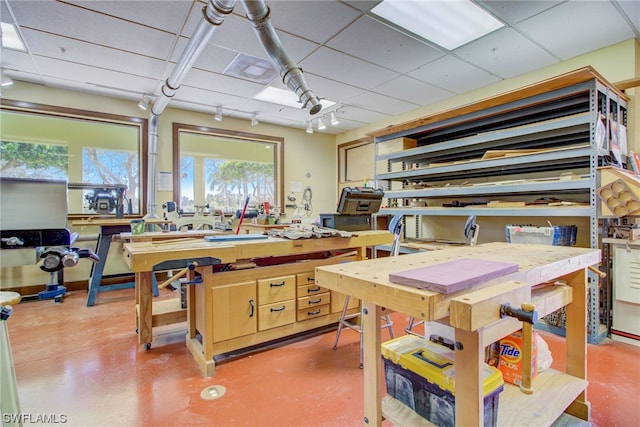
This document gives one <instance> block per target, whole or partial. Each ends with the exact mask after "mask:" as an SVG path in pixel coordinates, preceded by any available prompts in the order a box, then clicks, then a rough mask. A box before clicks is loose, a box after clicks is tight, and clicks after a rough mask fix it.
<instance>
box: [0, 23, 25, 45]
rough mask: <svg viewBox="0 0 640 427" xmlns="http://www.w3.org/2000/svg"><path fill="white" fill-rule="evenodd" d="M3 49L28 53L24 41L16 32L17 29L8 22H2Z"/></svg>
mask: <svg viewBox="0 0 640 427" xmlns="http://www.w3.org/2000/svg"><path fill="white" fill-rule="evenodd" d="M2 47H3V48H5V47H6V48H7V49H14V50H21V51H23V52H26V51H27V48H26V47H25V46H24V43H23V42H22V39H21V38H20V36H19V35H18V31H16V27H15V26H14V25H12V24H9V23H7V22H2Z"/></svg>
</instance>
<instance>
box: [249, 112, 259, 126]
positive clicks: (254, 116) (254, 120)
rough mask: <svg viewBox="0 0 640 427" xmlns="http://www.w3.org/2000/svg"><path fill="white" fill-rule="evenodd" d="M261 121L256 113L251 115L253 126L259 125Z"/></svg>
mask: <svg viewBox="0 0 640 427" xmlns="http://www.w3.org/2000/svg"><path fill="white" fill-rule="evenodd" d="M259 124H260V123H259V122H258V119H257V118H256V113H253V114H252V115H251V126H258V125H259Z"/></svg>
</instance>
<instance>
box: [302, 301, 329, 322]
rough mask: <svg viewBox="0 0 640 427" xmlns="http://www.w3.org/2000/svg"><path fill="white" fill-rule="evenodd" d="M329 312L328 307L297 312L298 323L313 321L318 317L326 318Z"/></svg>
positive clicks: (315, 307) (313, 307)
mask: <svg viewBox="0 0 640 427" xmlns="http://www.w3.org/2000/svg"><path fill="white" fill-rule="evenodd" d="M330 312H331V310H330V307H329V305H321V306H312V307H308V308H305V309H303V310H298V322H302V321H303V320H308V319H314V318H316V317H320V316H326V315H327V314H329V313H330Z"/></svg>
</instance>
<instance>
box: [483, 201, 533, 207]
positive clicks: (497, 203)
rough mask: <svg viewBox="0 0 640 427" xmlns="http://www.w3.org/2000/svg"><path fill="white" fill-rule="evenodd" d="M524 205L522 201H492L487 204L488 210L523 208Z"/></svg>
mask: <svg viewBox="0 0 640 427" xmlns="http://www.w3.org/2000/svg"><path fill="white" fill-rule="evenodd" d="M526 205H527V203H526V202H523V201H503V200H492V201H490V202H488V203H487V207H488V208H524V207H525V206H526Z"/></svg>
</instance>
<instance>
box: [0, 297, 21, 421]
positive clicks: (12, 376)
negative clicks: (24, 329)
mask: <svg viewBox="0 0 640 427" xmlns="http://www.w3.org/2000/svg"><path fill="white" fill-rule="evenodd" d="M21 299H22V296H21V295H20V294H19V293H17V292H7V291H0V310H1V313H2V315H1V316H0V396H2V401H1V402H0V409H1V411H0V412H2V414H3V415H4V414H10V415H15V416H16V417H17V416H18V415H19V414H20V403H19V401H18V388H17V386H16V371H15V368H14V365H13V357H12V355H11V343H10V342H9V331H8V330H7V319H8V318H9V316H10V315H11V311H12V309H11V306H14V305H17V304H19V303H20V300H21ZM19 420H20V419H19V418H16V419H15V421H13V420H3V421H6V422H3V424H2V425H3V426H4V425H8V426H12V425H16V426H18V425H22V423H21V422H19Z"/></svg>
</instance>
